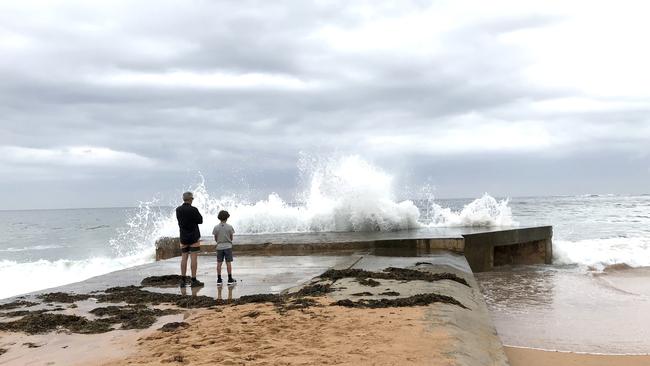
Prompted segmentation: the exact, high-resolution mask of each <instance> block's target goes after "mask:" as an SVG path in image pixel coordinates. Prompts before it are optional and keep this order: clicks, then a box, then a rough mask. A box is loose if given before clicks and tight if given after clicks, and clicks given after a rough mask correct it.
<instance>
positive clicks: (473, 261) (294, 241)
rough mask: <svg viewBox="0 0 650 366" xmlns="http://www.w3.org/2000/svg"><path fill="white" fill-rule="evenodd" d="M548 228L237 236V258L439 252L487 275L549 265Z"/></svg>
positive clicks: (166, 247) (167, 247)
mask: <svg viewBox="0 0 650 366" xmlns="http://www.w3.org/2000/svg"><path fill="white" fill-rule="evenodd" d="M552 237H553V228H552V227H550V226H542V227H527V228H512V229H507V230H493V231H490V229H488V228H429V229H420V230H404V231H396V232H354V233H338V232H323V233H291V234H260V235H236V236H235V242H234V249H235V251H236V253H237V254H238V255H260V254H262V255H306V254H319V253H331V252H336V253H339V254H343V253H345V252H348V253H349V252H354V251H359V250H370V251H377V250H380V251H381V250H391V249H399V251H400V255H414V256H415V255H421V254H427V253H432V252H435V251H439V250H447V251H452V252H456V253H463V254H464V255H465V257H466V258H467V262H468V263H469V265H470V267H471V269H472V271H474V272H481V271H489V270H491V269H492V268H493V267H494V266H499V265H505V264H544V263H546V264H550V263H551V261H552V257H553V249H552ZM202 243H205V244H202V245H201V252H202V253H211V252H214V251H215V245H214V239H213V238H211V237H205V238H203V239H202ZM180 255H181V252H180V243H179V240H178V238H161V239H159V240H158V241H157V242H156V260H163V259H168V258H172V257H176V256H180Z"/></svg>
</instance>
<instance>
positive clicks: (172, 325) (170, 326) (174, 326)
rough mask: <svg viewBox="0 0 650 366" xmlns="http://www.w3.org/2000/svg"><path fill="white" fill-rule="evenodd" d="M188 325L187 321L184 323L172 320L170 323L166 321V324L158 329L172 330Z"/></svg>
mask: <svg viewBox="0 0 650 366" xmlns="http://www.w3.org/2000/svg"><path fill="white" fill-rule="evenodd" d="M189 326H190V325H189V324H188V323H185V322H172V323H167V324H165V325H163V326H162V327H161V328H160V329H158V330H160V331H163V332H173V331H176V330H178V329H181V328H187V327H189Z"/></svg>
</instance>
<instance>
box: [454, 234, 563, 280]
mask: <svg viewBox="0 0 650 366" xmlns="http://www.w3.org/2000/svg"><path fill="white" fill-rule="evenodd" d="M463 237H464V239H465V251H464V252H465V258H467V262H468V263H469V265H470V267H471V268H472V271H474V272H482V271H489V270H491V269H492V268H493V267H494V266H499V265H506V264H551V263H552V261H553V241H552V238H553V227H551V226H540V227H531V228H522V229H512V230H501V231H492V232H485V233H475V234H466V235H463Z"/></svg>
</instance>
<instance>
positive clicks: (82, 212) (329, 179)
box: [0, 156, 650, 298]
mask: <svg viewBox="0 0 650 366" xmlns="http://www.w3.org/2000/svg"><path fill="white" fill-rule="evenodd" d="M301 171H302V172H303V173H302V174H301V177H300V178H299V180H300V183H301V186H302V187H303V188H304V189H302V190H300V191H299V192H298V193H297V194H295V195H294V196H293V197H280V196H279V195H277V194H275V193H273V192H268V194H267V195H266V198H264V199H262V200H249V199H247V198H246V197H241V196H222V195H220V194H219V192H217V190H216V189H215V190H213V189H211V187H209V186H207V185H206V184H205V182H203V181H202V180H199V181H198V182H197V183H196V185H195V186H193V187H179V193H180V192H181V191H183V190H185V189H190V190H192V191H193V192H194V196H195V200H194V205H195V206H196V207H198V209H199V210H200V212H201V213H202V214H203V216H204V224H203V225H201V232H202V233H203V234H204V235H205V234H208V233H210V232H211V228H212V226H213V225H215V224H216V223H217V222H218V220H217V218H216V216H217V213H218V211H219V210H221V209H227V210H229V211H230V213H231V215H232V217H231V220H229V222H230V223H231V224H232V225H233V226H234V227H235V228H236V230H237V232H238V233H250V234H255V233H269V232H275V233H294V232H316V231H361V232H363V231H395V230H404V229H412V228H420V227H450V226H452V227H459V226H473V227H495V228H496V227H512V226H519V225H521V226H529V225H553V226H554V248H553V249H554V257H555V258H554V260H555V263H557V264H558V265H560V266H562V265H572V266H575V267H576V268H579V270H581V271H585V272H589V271H599V270H603V269H604V268H606V267H607V266H609V265H612V264H617V263H626V264H628V265H630V266H632V267H644V266H650V196H648V195H583V196H569V197H522V198H520V197H515V198H505V197H503V198H494V197H492V196H490V195H489V194H487V193H486V194H485V195H483V196H481V197H475V198H463V199H435V198H434V197H433V195H432V194H430V192H432V191H433V190H432V189H431V188H430V187H422V189H420V190H416V191H415V192H412V197H410V199H400V198H398V196H400V195H399V194H398V192H401V190H400V189H399V187H395V186H394V184H395V183H394V178H395V177H393V176H392V175H391V174H390V172H386V171H384V170H382V169H380V168H378V167H376V166H374V165H372V164H370V163H368V162H367V161H365V160H363V159H362V158H360V157H358V156H348V157H341V158H332V159H324V160H318V161H309V162H301ZM423 192H424V194H423ZM401 196H404V194H403V192H402V194H401ZM148 198H149V197H147V199H148ZM407 198H408V197H407ZM177 204H178V202H161V201H159V200H151V201H143V202H140V203H139V205H138V206H137V207H132V208H95V209H61V210H28V211H15V210H14V211H0V232H2V233H3V235H2V236H0V275H1V276H2V278H3V279H12V280H11V281H5V283H4V284H3V286H0V298H6V297H10V296H14V295H18V294H21V293H27V292H31V291H35V290H40V289H45V288H49V287H54V286H59V285H63V284H67V283H72V282H77V281H82V280H84V279H87V278H89V277H92V276H96V275H100V274H104V273H108V272H111V271H115V270H119V269H123V268H127V267H131V266H135V265H139V264H143V263H147V262H150V261H153V260H154V257H153V256H154V243H155V240H156V239H157V238H159V237H161V236H176V235H177V231H178V226H177V223H176V219H175V215H174V207H175V206H176V205H177Z"/></svg>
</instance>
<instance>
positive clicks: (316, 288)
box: [289, 283, 333, 297]
mask: <svg viewBox="0 0 650 366" xmlns="http://www.w3.org/2000/svg"><path fill="white" fill-rule="evenodd" d="M332 291H333V290H332V287H331V285H330V284H329V283H328V284H322V283H316V284H312V285H307V286H304V287H303V288H301V289H300V290H298V291H297V292H294V293H291V294H289V296H292V297H302V296H322V295H325V294H328V293H330V292H332Z"/></svg>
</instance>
